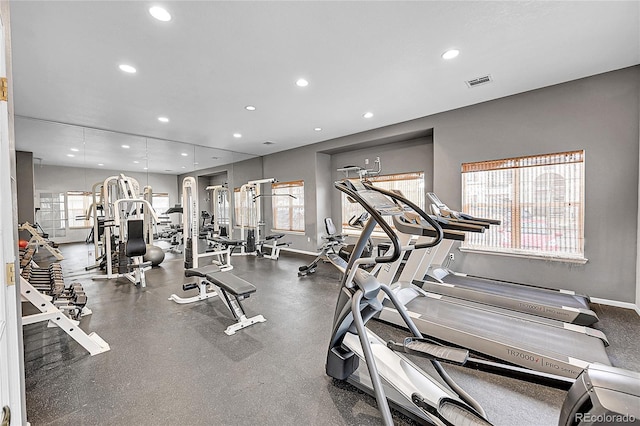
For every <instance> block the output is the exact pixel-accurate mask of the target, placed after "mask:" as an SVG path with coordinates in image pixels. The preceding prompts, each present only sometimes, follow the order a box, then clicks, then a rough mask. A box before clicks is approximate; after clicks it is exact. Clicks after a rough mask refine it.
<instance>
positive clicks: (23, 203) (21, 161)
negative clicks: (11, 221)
mask: <svg viewBox="0 0 640 426" xmlns="http://www.w3.org/2000/svg"><path fill="white" fill-rule="evenodd" d="M16 174H17V176H16V187H17V191H18V193H17V196H18V223H24V222H29V223H34V222H35V218H34V207H35V206H34V203H33V196H34V195H33V194H34V182H33V153H32V152H25V151H16ZM27 235H28V233H26V234H24V235H21V236H20V237H21V238H25V237H26V236H27ZM29 238H30V236H29V237H28V238H26V239H27V240H28V239H29Z"/></svg>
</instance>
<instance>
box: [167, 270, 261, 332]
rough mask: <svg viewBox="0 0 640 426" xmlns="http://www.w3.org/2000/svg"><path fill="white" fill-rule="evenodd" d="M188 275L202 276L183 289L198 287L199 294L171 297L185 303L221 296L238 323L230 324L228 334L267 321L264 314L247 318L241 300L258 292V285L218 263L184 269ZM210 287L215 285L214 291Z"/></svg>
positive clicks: (185, 285) (175, 300) (170, 298)
mask: <svg viewBox="0 0 640 426" xmlns="http://www.w3.org/2000/svg"><path fill="white" fill-rule="evenodd" d="M184 275H185V276H186V277H197V278H200V279H201V280H200V283H197V282H196V283H190V284H184V285H183V286H182V289H183V290H185V291H187V290H191V289H195V288H198V289H199V293H198V295H197V296H193V297H188V298H183V297H179V296H177V295H175V294H172V295H171V297H169V300H173V301H174V302H176V303H180V304H185V303H192V302H197V301H200V300H205V299H209V298H211V297H214V296H220V300H222V302H223V303H224V304H225V306H226V307H227V308H228V309H229V310H230V311H231V313H232V314H233V317H234V318H235V319H236V323H235V324H232V325H230V326H229V327H227V329H226V330H225V333H226V334H228V335H232V334H235V332H236V331H238V330H240V329H243V328H245V327H248V326H250V325H253V324H255V323H257V322H265V321H266V319H265V318H264V317H263V316H262V315H256V316H254V317H251V318H247V316H246V314H245V311H244V307H243V306H242V303H241V302H240V301H241V300H243V299H246V298H247V297H249V296H250V295H251V294H252V293H255V292H256V287H255V286H254V285H253V284H251V283H250V282H248V281H245V280H243V279H242V278H240V277H238V276H236V275H233V274H232V273H230V272H224V271H221V270H220V267H219V266H218V265H207V266H203V267H200V268H191V269H186V270H185V271H184ZM208 287H213V288H214V291H209V289H208Z"/></svg>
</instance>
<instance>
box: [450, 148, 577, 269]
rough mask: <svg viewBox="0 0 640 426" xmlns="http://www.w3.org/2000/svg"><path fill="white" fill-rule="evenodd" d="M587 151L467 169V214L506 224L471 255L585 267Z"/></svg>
mask: <svg viewBox="0 0 640 426" xmlns="http://www.w3.org/2000/svg"><path fill="white" fill-rule="evenodd" d="M584 160H585V154H584V150H576V151H569V152H560V153H552V154H541V155H533V156H525V157H515V158H507V159H501V160H492V161H480V162H474V163H465V164H463V165H462V211H463V212H465V213H468V214H471V215H473V216H479V217H490V218H494V219H500V220H501V221H502V223H501V225H499V226H494V227H491V228H490V229H488V230H487V231H486V232H484V233H482V234H473V233H469V234H468V235H467V239H466V240H465V241H464V242H463V243H462V244H461V246H460V249H461V250H463V251H470V252H482V253H490V254H499V255H508V256H517V257H526V258H538V259H547V260H558V261H566V262H576V263H584V262H586V261H587V259H586V258H585V251H584V201H585V196H584V181H585V161H584Z"/></svg>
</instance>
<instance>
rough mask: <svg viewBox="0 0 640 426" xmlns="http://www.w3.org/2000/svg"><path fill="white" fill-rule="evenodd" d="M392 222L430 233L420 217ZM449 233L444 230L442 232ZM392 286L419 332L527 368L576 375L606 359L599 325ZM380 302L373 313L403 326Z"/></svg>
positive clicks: (405, 228)
mask: <svg viewBox="0 0 640 426" xmlns="http://www.w3.org/2000/svg"><path fill="white" fill-rule="evenodd" d="M394 226H395V228H396V230H397V231H398V232H400V233H402V234H408V235H418V236H421V237H425V238H428V237H432V236H433V235H434V231H433V228H431V227H430V226H428V224H426V222H424V221H421V220H416V219H406V217H405V218H404V219H401V218H400V217H394ZM451 233H455V231H445V238H447V237H448V234H451ZM458 238H459V237H458ZM392 290H393V291H394V293H395V295H396V297H397V298H398V299H399V300H400V302H401V303H402V304H403V305H404V306H405V307H406V309H407V311H408V312H409V315H410V316H411V318H412V319H413V320H414V322H415V324H416V326H417V327H418V329H419V330H420V332H422V333H423V334H425V335H428V336H429V337H430V338H432V339H434V340H437V341H439V342H442V343H446V344H448V345H450V346H458V347H462V348H466V349H468V350H469V351H471V352H472V353H474V354H478V355H480V356H483V357H485V358H489V359H493V360H499V361H500V362H503V363H508V364H511V365H514V366H517V367H520V368H522V369H525V370H528V371H530V372H531V373H530V374H535V373H533V372H540V373H542V374H541V375H542V376H544V375H551V376H555V377H564V378H569V379H575V378H576V377H578V375H579V374H580V373H581V372H582V371H583V369H584V368H585V367H586V366H587V365H588V364H590V363H599V364H603V365H611V364H610V361H609V358H608V356H607V354H606V352H605V346H606V345H607V344H608V342H607V340H606V337H604V335H603V334H602V333H601V332H599V331H598V330H593V329H590V328H588V327H581V326H577V325H575V324H566V323H562V322H559V321H556V320H551V319H548V318H543V317H537V316H533V315H530V314H527V313H522V312H516V311H511V310H507V309H504V308H499V307H493V306H490V305H486V304H482V303H477V302H472V301H467V300H463V299H457V298H454V297H449V296H445V295H441V294H435V293H430V292H428V291H425V290H423V289H422V288H420V287H417V286H415V285H413V284H411V283H408V282H399V283H395V284H394V285H393V286H392ZM382 303H383V309H382V310H381V311H380V313H379V314H378V316H377V319H379V320H381V321H383V322H387V323H391V324H395V325H399V326H402V324H403V322H402V318H401V317H400V314H399V313H398V312H397V310H396V309H394V308H393V307H392V305H391V304H390V302H389V300H388V299H385V300H383V301H382Z"/></svg>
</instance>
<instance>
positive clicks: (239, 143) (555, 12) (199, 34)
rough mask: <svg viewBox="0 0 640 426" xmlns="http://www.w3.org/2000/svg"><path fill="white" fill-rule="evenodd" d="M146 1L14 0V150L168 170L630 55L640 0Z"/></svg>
mask: <svg viewBox="0 0 640 426" xmlns="http://www.w3.org/2000/svg"><path fill="white" fill-rule="evenodd" d="M154 4H156V3H152V2H147V1H104V2H103V1H82V2H80V1H69V2H62V1H12V2H11V3H10V6H11V27H12V48H13V80H14V81H13V87H14V104H15V111H16V114H17V115H18V118H17V120H16V146H17V148H18V149H21V150H28V151H33V152H34V156H35V157H39V158H42V163H43V164H61V165H74V164H75V165H78V166H81V164H78V162H79V161H80V158H79V157H80V156H77V157H74V158H71V157H67V156H66V155H67V154H68V153H69V151H68V150H69V149H70V148H72V147H75V146H76V145H78V144H83V143H84V144H85V145H86V146H87V153H84V152H83V153H82V154H83V155H82V161H83V162H84V164H86V165H87V166H89V167H97V166H95V164H97V162H101V163H107V164H106V166H107V167H109V168H114V167H112V166H114V165H115V166H118V167H120V168H121V169H123V170H133V169H135V168H137V167H140V164H141V163H135V165H134V163H133V161H134V160H135V161H139V160H137V159H135V158H134V157H133V155H132V154H130V153H131V151H128V153H127V152H125V151H123V149H122V148H120V145H121V144H122V143H123V142H122V140H125V139H126V140H132V139H133V140H135V141H137V142H136V143H139V144H144V146H145V151H144V152H143V153H142V154H140V157H141V158H145V157H146V158H147V160H146V161H147V166H148V167H149V170H150V171H158V172H167V170H171V173H176V174H177V173H181V172H182V171H184V169H182V166H181V165H180V163H179V160H181V161H182V160H185V161H188V162H190V164H189V166H191V167H192V168H196V169H198V168H203V165H205V163H203V161H202V159H208V160H212V158H211V157H219V158H218V159H213V161H208V162H206V165H205V166H210V165H215V164H218V163H221V164H222V163H228V162H229V161H228V159H231V161H237V160H238V159H244V158H248V157H250V156H251V155H265V154H269V153H273V152H278V151H282V150H286V149H290V148H293V147H296V146H301V145H305V144H311V143H315V142H319V141H323V140H328V139H332V138H336V137H340V136H344V135H349V134H353V133H358V132H362V131H365V130H370V129H374V128H378V127H382V126H386V125H390V124H394V123H398V122H402V121H406V120H411V119H415V118H418V117H423V116H427V115H431V114H434V113H438V112H442V111H446V110H451V109H455V108H459V107H463V106H466V105H471V104H475V103H479V102H484V101H488V100H491V99H496V98H500V97H504V96H509V95H512V94H515V93H520V92H524V91H528V90H532V89H536V88H540V87H545V86H549V85H553V84H558V83H562V82H565V81H569V80H574V79H578V78H582V77H586V76H590V75H594V74H599V73H603V72H607V71H611V70H615V69H620V68H624V67H628V66H632V65H636V64H639V63H640V8H639V2H637V1H626V2H610V1H603V2H568V1H567V2H546V1H545V2H536V1H523V2H516V1H502V2H499V1H498V2H485V1H471V2H451V1H447V2H435V1H408V2H404V1H373V2H369V1H283V2H279V1H232V2H222V1H208V2H207V1H194V2H191V1H177V2H162V1H161V2H158V3H157V4H161V5H162V6H164V7H165V8H166V9H167V10H168V11H169V12H170V13H171V14H172V16H173V19H172V20H171V21H170V22H159V21H156V20H155V19H153V18H152V17H151V16H150V15H149V13H148V8H149V7H150V6H152V5H154ZM452 47H455V48H457V49H459V50H460V52H461V53H460V55H459V56H458V57H457V58H456V59H453V60H449V61H445V60H443V59H442V58H441V54H442V53H443V52H444V51H446V50H447V49H449V48H452ZM121 63H128V64H131V65H133V66H135V67H136V68H137V70H138V72H137V73H136V74H134V75H129V74H125V73H123V72H121V71H120V70H119V69H118V65H119V64H121ZM485 74H491V76H492V77H493V79H494V81H493V82H492V83H490V84H487V85H484V86H479V87H475V88H472V89H470V88H468V87H467V86H466V84H465V83H464V81H465V80H469V79H472V78H475V77H479V76H482V75H485ZM300 77H304V78H306V79H307V80H308V81H309V83H310V84H309V86H308V87H306V88H300V87H297V86H296V85H295V81H296V80H297V79H298V78H300ZM246 105H255V106H256V108H257V110H256V111H252V112H250V111H246V110H245V109H244V107H245V106H246ZM366 111H371V112H373V113H374V117H373V118H370V119H365V118H363V117H362V114H363V113H364V112H366ZM158 116H167V117H169V118H170V122H169V123H167V124H163V123H160V122H158V121H157V117H158ZM25 117H30V118H25ZM33 118H37V119H41V120H47V121H41V120H34V119H33ZM51 121H52V122H61V123H69V124H74V125H78V126H83V127H87V128H90V129H91V130H89V129H85V130H84V134H83V130H82V127H69V126H64V125H59V124H52V123H50V122H51ZM315 127H321V128H322V130H321V131H314V128H315ZM96 129H103V130H109V131H115V132H119V133H121V134H118V133H112V132H102V131H99V130H96ZM235 132H239V133H242V135H243V137H242V138H241V139H234V138H233V136H232V135H233V133H235ZM133 135H138V136H140V137H136V136H133ZM161 141H164V142H161ZM166 141H178V142H184V143H187V144H193V145H199V146H202V147H210V148H217V150H210V151H209V150H206V149H205V148H199V149H200V150H201V152H195V150H194V148H193V147H190V148H189V149H190V150H191V151H190V153H191V152H193V153H194V154H195V156H196V157H198V158H199V159H200V160H201V161H200V162H199V164H198V165H195V166H194V165H193V162H198V161H197V160H193V159H192V158H191V157H188V158H186V159H185V158H183V157H182V156H181V154H182V152H183V151H184V149H185V148H186V147H185V146H184V145H182V146H180V145H173V144H170V143H167V142H166ZM265 141H272V142H274V144H272V145H265V144H264V142H265ZM221 150H229V151H237V152H239V153H243V154H232V153H230V152H225V151H221ZM154 158H155V160H154ZM118 167H115V168H118ZM179 167H180V168H181V169H180V170H182V171H180V170H178V168H179ZM167 173H169V172H167Z"/></svg>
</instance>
